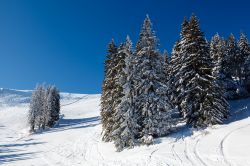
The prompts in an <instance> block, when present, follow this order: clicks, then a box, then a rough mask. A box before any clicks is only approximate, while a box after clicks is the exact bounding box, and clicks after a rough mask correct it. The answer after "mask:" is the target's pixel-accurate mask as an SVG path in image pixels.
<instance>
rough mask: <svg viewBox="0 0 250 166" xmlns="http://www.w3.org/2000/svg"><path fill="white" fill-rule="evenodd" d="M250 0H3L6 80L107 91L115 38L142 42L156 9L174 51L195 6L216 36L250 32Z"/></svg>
mask: <svg viewBox="0 0 250 166" xmlns="http://www.w3.org/2000/svg"><path fill="white" fill-rule="evenodd" d="M249 6H250V2H249V1H247V0H237V1H233V0H179V1H176V0H171V1H170V0H169V1H166V0H138V1H135V0H133V1H132V0H126V1H121V0H120V1H119V0H105V1H104V0H37V1H34V0H21V1H20V0H2V1H0V23H1V24H0V62H1V63H0V76H1V77H0V87H4V88H16V89H33V88H34V86H35V85H36V83H37V82H39V83H43V82H45V83H51V84H55V85H57V87H58V88H59V89H60V90H61V91H66V92H78V93H100V92H101V84H102V80H103V61H104V59H105V55H106V47H107V44H108V42H109V41H110V40H111V39H112V38H114V39H115V41H116V42H117V43H120V42H122V41H123V40H124V39H125V37H126V35H127V34H129V35H130V36H131V39H132V41H133V43H136V40H137V38H138V33H139V31H140V27H141V24H142V22H143V19H144V17H145V15H146V14H149V16H150V18H151V20H152V22H153V25H154V30H155V31H156V34H157V36H158V38H159V39H160V49H161V50H163V49H164V48H166V49H168V51H171V48H172V46H173V44H174V42H175V41H176V40H177V39H178V37H179V33H180V25H181V23H182V20H183V18H184V17H185V16H187V17H189V16H190V15H191V14H192V13H195V14H196V15H197V16H198V17H199V19H200V22H201V28H202V30H203V31H204V32H205V35H206V37H207V38H208V39H210V38H211V36H212V35H213V34H214V33H216V32H219V34H220V35H222V36H225V37H227V36H228V35H229V34H230V33H231V32H232V33H234V34H235V35H236V36H237V37H238V34H239V32H240V31H244V32H245V33H246V34H247V35H248V36H249V38H250V10H249Z"/></svg>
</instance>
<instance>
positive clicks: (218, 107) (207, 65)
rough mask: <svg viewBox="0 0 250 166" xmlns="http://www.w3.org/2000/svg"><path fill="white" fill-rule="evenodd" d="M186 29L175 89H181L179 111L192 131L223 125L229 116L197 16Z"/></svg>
mask: <svg viewBox="0 0 250 166" xmlns="http://www.w3.org/2000/svg"><path fill="white" fill-rule="evenodd" d="M188 28H189V30H188V32H187V35H185V36H184V38H183V37H182V39H181V51H180V56H181V59H182V67H181V68H180V70H179V74H180V76H179V78H180V79H181V80H179V83H180V85H179V86H178V87H177V89H181V91H180V94H181V98H179V99H181V105H180V108H181V110H182V112H183V115H184V117H185V118H186V119H187V123H188V124H191V125H192V126H194V127H206V126H208V125H211V124H217V123H222V120H223V119H225V118H226V117H227V115H228V107H227V102H226V100H225V99H224V98H223V94H222V93H221V91H219V90H220V89H219V86H218V85H217V84H216V82H215V79H214V77H213V76H212V70H213V64H212V59H211V57H210V54H209V47H208V43H207V41H206V40H205V38H204V34H203V32H201V30H200V27H199V22H198V20H197V18H196V16H194V15H192V16H191V18H190V22H189V26H188Z"/></svg>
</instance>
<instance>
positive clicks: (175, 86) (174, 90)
mask: <svg viewBox="0 0 250 166" xmlns="http://www.w3.org/2000/svg"><path fill="white" fill-rule="evenodd" d="M188 30H189V22H188V20H187V19H186V18H184V20H183V23H182V27H181V33H180V40H178V41H177V42H176V43H175V45H174V48H173V51H172V58H171V73H170V82H169V84H170V87H171V88H170V90H171V93H170V96H171V97H170V98H171V101H172V103H173V104H174V105H175V107H177V109H178V110H179V111H180V115H183V112H181V108H180V105H181V101H182V100H181V98H182V95H183V93H182V90H183V88H184V87H183V84H182V78H181V77H182V74H183V73H181V68H182V63H183V59H182V58H183V57H184V56H181V53H182V55H183V54H184V52H181V51H183V50H182V46H183V43H184V42H185V40H186V36H187V35H188Z"/></svg>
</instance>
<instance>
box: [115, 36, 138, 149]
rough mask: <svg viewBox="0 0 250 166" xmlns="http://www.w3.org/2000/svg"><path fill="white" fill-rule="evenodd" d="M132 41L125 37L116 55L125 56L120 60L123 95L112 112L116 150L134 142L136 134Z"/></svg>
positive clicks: (130, 145) (131, 145)
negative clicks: (113, 112)
mask: <svg viewBox="0 0 250 166" xmlns="http://www.w3.org/2000/svg"><path fill="white" fill-rule="evenodd" d="M131 47H132V43H131V41H130V39H129V37H127V39H126V42H125V43H124V44H122V45H121V46H120V48H119V53H118V56H120V57H125V59H122V60H121V62H120V63H121V64H122V69H123V70H121V73H120V79H119V84H120V86H121V87H122V90H123V91H122V93H123V97H122V98H121V102H120V103H119V105H118V106H117V109H116V111H115V114H114V121H115V122H116V123H115V124H114V128H113V133H112V135H113V138H114V142H115V146H116V148H117V151H121V150H123V149H124V148H126V147H129V148H131V147H133V146H134V145H135V144H136V136H137V135H138V130H137V128H136V127H137V122H136V119H137V117H136V115H135V107H134V101H133V88H134V87H133V67H134V64H133V61H134V57H133V56H134V55H133V53H132V51H131Z"/></svg>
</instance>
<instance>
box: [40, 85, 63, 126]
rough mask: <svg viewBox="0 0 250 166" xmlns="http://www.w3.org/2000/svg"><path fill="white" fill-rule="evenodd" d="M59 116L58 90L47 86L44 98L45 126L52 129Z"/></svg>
mask: <svg viewBox="0 0 250 166" xmlns="http://www.w3.org/2000/svg"><path fill="white" fill-rule="evenodd" d="M59 115H60V93H59V90H58V89H57V88H56V87H55V86H52V85H49V86H48V87H47V90H46V96H45V112H44V116H45V122H44V123H45V126H46V127H53V126H54V125H55V124H56V122H57V121H58V120H59Z"/></svg>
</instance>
